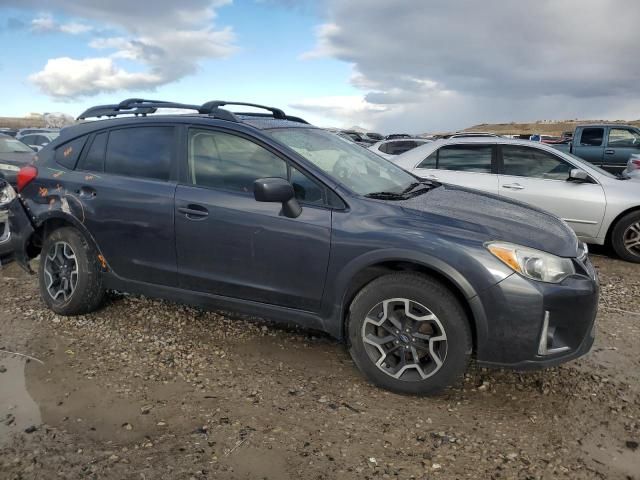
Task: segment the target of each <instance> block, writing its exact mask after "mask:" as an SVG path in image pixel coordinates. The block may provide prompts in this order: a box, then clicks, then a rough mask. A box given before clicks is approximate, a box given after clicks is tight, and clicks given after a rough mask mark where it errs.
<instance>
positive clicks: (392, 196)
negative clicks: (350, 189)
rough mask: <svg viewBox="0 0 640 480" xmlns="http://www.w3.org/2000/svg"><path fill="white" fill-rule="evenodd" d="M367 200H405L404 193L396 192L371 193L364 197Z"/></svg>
mask: <svg viewBox="0 0 640 480" xmlns="http://www.w3.org/2000/svg"><path fill="white" fill-rule="evenodd" d="M365 197H367V198H378V199H381V200H399V199H400V200H402V199H405V198H407V195H406V194H405V193H398V192H371V193H367V194H366V195H365Z"/></svg>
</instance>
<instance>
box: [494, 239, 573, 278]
mask: <svg viewBox="0 0 640 480" xmlns="http://www.w3.org/2000/svg"><path fill="white" fill-rule="evenodd" d="M486 247H487V249H488V250H489V251H490V252H491V253H493V254H494V255H495V256H496V257H498V259H500V260H501V261H503V262H504V263H505V264H507V265H508V266H509V267H511V268H512V269H513V270H515V271H516V272H518V273H519V274H521V275H522V276H524V277H527V278H530V279H532V280H538V281H540V282H548V283H560V282H561V281H562V280H564V279H565V278H567V277H568V276H569V275H573V274H574V273H576V270H575V268H574V266H573V262H572V261H571V259H570V258H563V257H557V256H555V255H551V254H550V253H546V252H541V251H540V250H535V249H533V248H529V247H522V246H520V245H514V244H512V243H502V242H490V243H487V244H486Z"/></svg>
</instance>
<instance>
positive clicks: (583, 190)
mask: <svg viewBox="0 0 640 480" xmlns="http://www.w3.org/2000/svg"><path fill="white" fill-rule="evenodd" d="M499 152H501V159H502V162H501V165H502V166H501V173H500V175H499V181H500V195H502V196H505V197H508V198H512V199H514V200H519V201H521V202H525V203H529V204H531V205H533V206H536V207H538V208H541V209H543V210H547V211H549V212H551V213H554V214H555V215H557V216H559V217H560V218H562V219H564V220H565V221H566V222H567V223H568V224H569V225H570V226H571V227H572V228H573V229H574V230H575V232H576V233H577V234H578V235H579V236H581V237H583V238H587V237H588V238H596V237H597V236H598V232H599V231H600V226H601V222H602V218H603V217H604V212H605V207H606V199H605V196H604V190H603V189H602V186H600V184H598V183H596V182H595V180H594V181H593V182H592V183H577V182H568V181H567V179H568V178H569V172H570V171H571V169H572V168H576V166H574V165H572V164H570V163H569V162H567V161H565V160H564V159H562V158H560V157H558V156H557V155H553V154H551V153H550V152H547V151H545V150H542V149H539V148H535V147H530V146H524V145H500V146H499Z"/></svg>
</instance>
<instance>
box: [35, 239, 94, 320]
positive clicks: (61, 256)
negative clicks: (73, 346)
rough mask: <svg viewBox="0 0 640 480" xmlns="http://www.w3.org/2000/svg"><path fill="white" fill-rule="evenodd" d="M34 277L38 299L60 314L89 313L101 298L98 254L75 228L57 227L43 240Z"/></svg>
mask: <svg viewBox="0 0 640 480" xmlns="http://www.w3.org/2000/svg"><path fill="white" fill-rule="evenodd" d="M38 277H39V283H40V295H41V296H42V299H43V300H44V302H45V303H46V304H47V305H48V306H49V308H51V310H53V311H54V312H56V313H58V314H60V315H82V314H85V313H89V312H92V311H94V310H96V309H97V308H98V307H99V306H100V305H101V304H102V301H103V299H104V296H105V291H104V288H103V286H102V275H101V273H100V264H99V261H98V253H97V252H96V251H95V249H94V248H93V246H92V245H90V243H89V242H88V241H87V240H86V239H85V238H84V236H83V235H82V234H81V233H80V232H78V230H76V229H75V228H71V227H64V228H59V229H57V230H54V231H53V232H51V234H50V235H49V236H48V237H47V238H46V240H45V241H44V245H43V246H42V252H41V255H40V266H39V270H38Z"/></svg>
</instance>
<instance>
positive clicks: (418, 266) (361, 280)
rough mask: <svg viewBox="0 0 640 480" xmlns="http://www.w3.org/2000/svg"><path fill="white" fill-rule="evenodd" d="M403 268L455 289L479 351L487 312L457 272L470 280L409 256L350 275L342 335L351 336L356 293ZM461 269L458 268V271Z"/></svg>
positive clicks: (342, 317) (341, 327)
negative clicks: (473, 301) (475, 303)
mask: <svg viewBox="0 0 640 480" xmlns="http://www.w3.org/2000/svg"><path fill="white" fill-rule="evenodd" d="M399 272H407V273H417V274H420V275H424V276H428V277H431V278H434V279H436V280H437V281H439V282H440V283H442V284H443V285H444V286H445V287H446V288H448V289H449V291H451V293H452V294H453V295H454V296H455V297H456V299H457V300H458V301H459V302H460V305H461V306H462V308H463V309H464V312H465V314H466V316H467V320H468V322H469V327H470V329H471V335H472V342H473V351H474V352H475V351H476V349H477V342H478V329H479V328H480V329H482V331H484V330H485V329H486V327H485V325H482V324H480V322H483V319H484V314H483V312H478V311H476V310H477V308H478V307H477V306H476V308H475V309H474V307H473V306H472V304H471V303H470V302H469V298H471V297H474V296H475V293H473V294H472V295H469V296H467V295H468V293H469V292H470V291H472V292H473V288H472V287H471V286H470V285H469V284H468V282H466V280H465V279H464V277H462V276H461V275H459V274H458V275H457V276H459V277H460V278H462V280H463V281H464V283H466V285H465V287H466V288H464V287H463V286H461V285H460V284H459V283H457V282H456V280H457V278H456V279H454V278H451V276H450V275H447V273H449V272H447V273H445V272H443V271H441V270H440V269H438V268H437V267H435V266H433V265H432V264H428V263H423V262H417V261H408V260H399V259H398V260H383V261H378V262H375V263H371V264H368V265H366V266H363V267H362V268H361V269H360V270H357V271H356V272H354V273H353V274H352V276H351V278H350V281H349V283H348V284H347V285H346V288H345V289H344V295H343V298H342V303H341V305H342V308H341V315H340V319H341V326H340V338H342V339H347V340H348V335H347V331H348V322H349V312H350V310H351V304H352V303H353V299H354V298H355V297H356V295H357V294H358V292H359V291H360V290H362V288H364V287H365V286H366V285H368V284H369V283H371V282H372V281H373V280H375V279H377V278H380V277H381V276H383V275H387V274H390V273H399ZM456 273H457V272H456Z"/></svg>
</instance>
